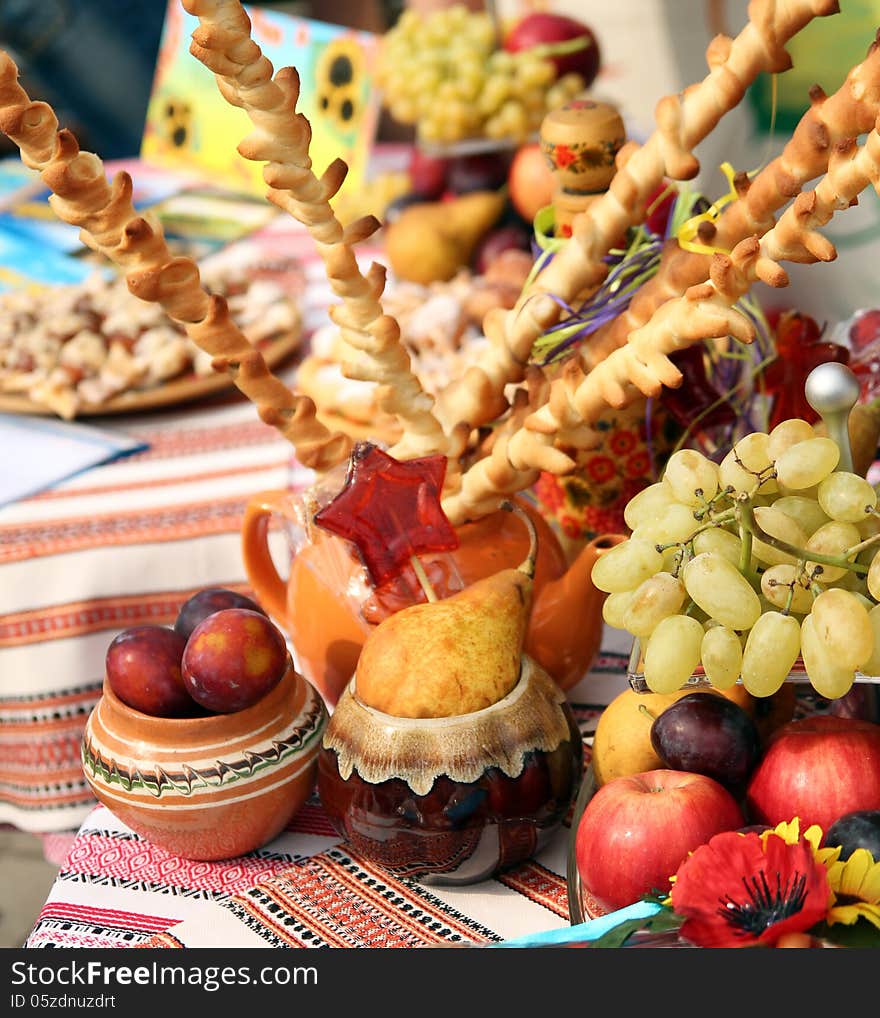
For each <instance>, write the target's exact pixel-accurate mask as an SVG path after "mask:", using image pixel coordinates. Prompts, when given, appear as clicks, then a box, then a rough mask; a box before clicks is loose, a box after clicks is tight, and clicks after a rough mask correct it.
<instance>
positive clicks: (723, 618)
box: [592, 418, 880, 700]
mask: <svg viewBox="0 0 880 1018" xmlns="http://www.w3.org/2000/svg"><path fill="white" fill-rule="evenodd" d="M839 459H840V449H839V447H838V446H837V444H836V443H835V442H834V441H833V440H832V439H830V438H825V437H821V436H819V435H817V434H816V432H815V430H814V428H813V427H812V425H811V424H809V423H808V422H807V421H804V420H800V419H797V418H792V419H790V420H786V421H782V422H781V423H780V424H778V425H777V426H776V427H775V428H773V430H772V431H770V433H769V434H767V433H766V432H753V433H751V434H749V435H746V436H745V437H743V438H741V439H740V440H739V441H738V442H737V443H736V444H735V445H734V446H733V448H732V449H731V450H730V452H729V453H728V454H727V455H726V456H725V457H724V459H723V460H722V461H721V463H720V464H717V463H714V462H713V461H712V460H710V459H708V458H707V457H706V456H704V455H703V454H702V453H701V452H698V451H697V450H694V449H680V450H678V451H677V452H675V453H673V454H672V456H670V458H669V460H668V462H667V464H666V468H665V470H664V473H663V477H662V478H661V480H660V481H659V482H657V483H656V484H652V485H650V486H649V487H647V488H644V489H643V490H642V491H640V492H639V493H638V494H637V495H636V496H635V497H634V498H632V499H631V500H630V501H629V503H628V504H627V506H626V509H625V512H624V519H625V521H626V525H627V527H628V528H629V530H630V531H631V535H630V536H629V537H628V539H627V540H626V541H624V542H622V543H621V544H619V545H616V546H615V547H614V548H612V549H610V550H609V551H608V552H606V553H605V554H603V555H602V556H601V557H600V558H599V559H597V561H596V563H595V565H594V566H593V570H592V579H593V583H594V584H595V586H596V587H597V588H598V589H599V590H601V591H604V592H605V593H606V594H607V595H608V596H607V597H606V599H605V602H604V605H603V617H604V619H605V621H606V622H607V623H608V624H609V625H611V626H614V627H615V628H618V629H624V630H626V631H627V632H629V633H631V634H632V635H633V636H634V637H636V638H637V639H638V641H639V644H640V647H641V650H642V655H643V664H644V679H645V684H646V685H647V686H648V688H649V689H650V690H651V691H653V692H655V693H670V692H673V691H674V690H677V689H679V688H681V687H682V686H683V685H685V683H686V682H687V680H688V679H689V678H690V677H691V675H693V674H694V671H695V670H696V669H697V668H698V667H699V666H700V665H702V669H703V672H704V673H705V676H706V679H707V680H708V681H709V683H711V685H713V686H714V687H716V688H717V689H726V688H728V687H730V686H732V685H733V684H734V683H736V682H737V681H740V680H741V681H742V683H743V685H744V686H745V688H746V689H747V690H748V691H749V693H751V694H752V695H753V696H758V697H766V696H771V695H772V694H773V693H775V692H776V691H777V690H778V689H779V688H780V686H781V685H782V683H783V682H784V681H785V680H786V678H787V677H788V675H789V674H790V673H791V671H792V668H793V666H794V665H795V663H796V662H797V660H798V658H800V659H801V661H802V662H803V667H804V670H805V671H806V674H807V676H808V678H809V680H810V682H811V683H812V685H813V688H814V689H815V690H816V692H817V693H819V695H820V696H823V697H825V698H826V699H829V700H832V699H837V698H838V697H841V696H844V695H845V694H846V693H847V692H848V691H849V689H850V687H851V686H852V684H853V682H854V681H855V678H856V675H857V673H859V674H863V675H877V674H880V511H878V509H877V492H876V491H875V489H874V487H873V486H872V485H871V484H870V483H869V482H868V481H867V480H866V479H865V478H864V477H862V476H860V475H859V474H856V473H852V472H850V471H845V470H837V466H838V462H839Z"/></svg>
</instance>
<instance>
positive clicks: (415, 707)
mask: <svg viewBox="0 0 880 1018" xmlns="http://www.w3.org/2000/svg"><path fill="white" fill-rule="evenodd" d="M511 508H512V507H511ZM514 511H516V512H517V513H518V514H521V516H522V518H523V519H524V520H525V522H526V524H527V525H528V527H529V529H530V533H531V537H532V540H531V547H530V549H529V554H528V557H527V558H526V560H525V561H524V562H523V563H522V564H521V565H520V566H519V567H518V568H516V569H503V570H501V571H500V572H497V573H494V574H492V575H491V576H487V577H484V578H483V579H481V580H477V581H476V582H475V583H472V584H471V585H470V586H469V587H465V589H464V590H461V591H459V592H458V593H456V594H453V595H452V596H450V597H447V598H444V599H443V600H440V601H432V602H429V603H427V604H416V605H411V606H410V607H408V608H403V609H402V610H401V611H399V612H396V613H395V614H394V615H390V616H389V617H388V618H387V619H385V620H384V621H383V622H382V623H380V624H379V625H378V626H377V627H376V629H374V630H373V632H372V633H370V635H369V636H368V637H367V639H366V641H365V643H364V646H363V649H362V650H361V654H360V657H359V659H358V664H357V669H356V674H355V678H356V687H357V695H358V697H359V699H360V700H362V701H363V703H365V704H366V705H367V706H369V707H373V708H374V709H376V710H379V711H383V712H384V713H386V714H391V715H394V716H395V717H404V718H439V717H452V716H454V715H460V714H469V713H471V712H472V711H477V710H481V709H482V708H484V707H488V706H490V705H491V704H493V703H496V702H497V701H498V700H501V699H502V698H503V697H505V696H506V695H507V694H508V693H509V692H510V691H511V690H512V689H513V687H514V686H515V685H516V683H517V681H518V680H519V675H520V661H521V657H522V648H523V642H524V640H525V635H526V629H527V628H528V624H529V615H530V612H531V606H532V586H533V576H534V572H535V558H536V553H537V540H536V537H535V530H534V525H533V524H532V522H531V520H529V519H528V517H527V516H526V514H525V513H524V512H522V510H519V509H516V510H514Z"/></svg>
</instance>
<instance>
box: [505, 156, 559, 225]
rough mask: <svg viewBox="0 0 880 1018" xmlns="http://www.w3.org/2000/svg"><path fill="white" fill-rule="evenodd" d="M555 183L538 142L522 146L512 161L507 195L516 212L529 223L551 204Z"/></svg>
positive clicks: (508, 176)
mask: <svg viewBox="0 0 880 1018" xmlns="http://www.w3.org/2000/svg"><path fill="white" fill-rule="evenodd" d="M555 183H556V180H555V178H554V176H553V170H552V169H551V168H550V163H549V162H548V160H547V157H546V156H545V155H544V153H543V152H542V151H541V146H540V145H539V144H538V143H537V142H530V143H529V144H528V145H521V146H520V147H519V148H518V149H517V150H516V153H515V155H514V157H513V159H512V160H511V163H510V170H509V171H508V174H507V193H508V195H509V196H510V203H511V205H513V207H514V208H515V209H516V211H517V212H518V213H519V214H520V215H521V216H522V217H523V219H525V221H526V222H527V223H531V222H532V221H533V220H534V218H535V216H536V215H537V214H538V212H539V211H540V210H541V209H542V208H544V206H545V205H550V204H552V202H553V188H554V186H555Z"/></svg>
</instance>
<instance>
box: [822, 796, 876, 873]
mask: <svg viewBox="0 0 880 1018" xmlns="http://www.w3.org/2000/svg"><path fill="white" fill-rule="evenodd" d="M822 844H823V845H826V846H827V847H829V848H833V847H834V846H835V845H840V846H841V848H842V849H843V851H842V852H841V853H840V858H841V859H843V860H845V859H849V857H850V856H851V855H852V854H853V852H855V850H856V849H857V848H866V849H867V850H868V851H869V852H870V853H871V855H872V856H873V858H874V862H880V809H858V810H855V811H854V812H852V813H844V814H843V816H842V817H838V818H837V820H835V821H834V823H833V824H832V825H831V826H830V827H829V828H828V830H827V831H826V832H825V840H824V841H823V842H822Z"/></svg>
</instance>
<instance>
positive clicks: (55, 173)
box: [0, 51, 350, 470]
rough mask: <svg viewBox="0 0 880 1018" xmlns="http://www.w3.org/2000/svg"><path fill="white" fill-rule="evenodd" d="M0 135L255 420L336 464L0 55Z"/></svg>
mask: <svg viewBox="0 0 880 1018" xmlns="http://www.w3.org/2000/svg"><path fill="white" fill-rule="evenodd" d="M0 130H2V131H3V133H4V134H6V135H8V136H9V137H10V138H11V139H12V140H13V141H14V142H15V143H16V144H17V145H18V147H19V149H20V150H21V157H22V160H23V162H24V163H25V165H27V166H29V167H31V168H32V169H36V170H39V171H40V176H41V177H42V179H43V181H44V183H45V184H46V185H47V186H48V187H49V189H50V190H51V191H52V192H53V193H52V196H51V197H50V198H49V203H50V205H51V206H52V208H53V210H54V211H55V213H56V214H57V215H58V217H59V218H60V219H62V220H64V221H65V222H67V223H71V224H72V225H74V226H79V227H80V231H81V232H80V236H81V238H82V240H83V242H84V243H86V244H87V245H88V246H89V247H91V248H92V249H94V250H95V251H98V252H99V253H101V254H103V255H105V256H106V257H107V258H109V259H110V260H111V261H112V262H114V263H116V264H117V265H118V266H120V268H122V269H123V271H124V272H125V273H126V282H127V284H128V288H129V290H130V291H131V292H132V293H133V294H134V295H135V296H137V297H140V298H141V299H143V300H149V301H156V302H158V303H159V304H161V305H162V307H163V309H164V310H165V311H166V312H167V314H168V315H169V316H170V317H171V318H173V319H174V320H175V321H177V322H179V323H180V324H181V325H183V326H184V328H185V329H186V332H187V334H188V335H189V336H190V338H191V339H192V340H193V342H194V343H195V344H196V345H197V346H198V347H200V348H201V349H202V350H204V351H206V352H207V353H209V354H211V355H212V356H213V358H214V360H213V362H212V363H213V366H214V367H215V368H216V369H217V370H219V371H227V372H228V373H229V375H230V377H231V379H232V381H233V382H234V383H235V385H236V386H237V387H238V388H239V389H240V390H241V391H242V392H243V393H244V394H245V395H246V396H247V397H248V398H249V399H251V400H252V401H253V402H254V403H255V404H256V406H257V409H258V412H259V414H260V417H261V418H262V419H263V420H264V421H266V423H267V424H271V425H273V426H274V427H276V428H278V430H279V431H280V432H281V433H282V434H283V435H284V437H285V438H287V439H288V440H289V441H290V442H291V443H292V444H293V446H294V449H295V450H296V455H297V457H298V459H300V461H301V462H302V463H304V464H306V465H307V466H309V467H313V468H315V469H317V470H326V469H328V468H329V467H331V466H333V465H334V464H335V463H338V462H340V461H341V460H343V459H345V457H346V456H347V455H348V452H349V448H350V443H349V440H348V439H347V438H346V436H344V435H343V434H341V433H336V434H333V433H331V432H330V431H328V429H327V428H325V427H324V426H323V425H322V424H321V423H319V421H318V420H317V418H316V417H315V406H314V404H313V403H312V401H311V400H310V399H308V398H306V397H296V396H294V395H293V394H292V393H291V392H290V390H289V389H288V388H287V386H285V385H284V384H283V383H282V382H281V381H280V379H278V378H277V377H276V376H275V375H273V374H272V372H271V371H270V370H269V368H268V367H267V365H266V362H265V360H264V359H263V355H262V354H261V353H260V351H259V350H257V349H256V348H255V347H254V346H252V345H251V343H250V342H249V341H248V339H247V337H246V336H245V335H244V333H242V332H241V331H240V329H239V328H238V327H237V326H236V325H235V323H234V322H233V321H232V319H231V318H230V317H229V309H228V306H227V304H226V301H225V300H224V299H223V298H222V297H219V296H216V295H214V296H212V295H211V294H209V293H208V292H207V291H206V290H204V289H203V288H202V287H201V285H200V282H199V269H198V266H197V265H196V264H195V262H193V261H192V260H191V259H190V258H181V257H177V258H173V257H172V256H171V252H170V251H169V250H168V246H167V244H166V243H165V238H164V236H163V233H162V227H161V225H160V223H159V221H158V220H157V219H156V218H155V217H153V216H151V215H149V214H148V215H145V216H140V215H139V214H138V213H137V212H136V211H135V209H134V207H133V206H132V204H131V194H132V182H131V177H130V176H129V175H128V174H127V173H124V172H123V173H119V174H117V176H116V177H115V178H114V179H113V182H112V184H109V183H108V182H107V177H106V175H105V173H104V166H103V163H102V162H101V160H100V159H99V158H98V157H97V156H95V155H93V154H92V153H90V152H81V151H80V149H79V145H78V144H77V141H76V138H75V137H74V136H73V135H72V134H71V133H70V132H69V131H66V130H59V129H58V119H57V117H56V116H55V113H54V112H53V110H52V108H51V107H50V106H49V105H48V104H46V103H42V102H31V100H30V98H29V96H28V95H27V93H26V92H25V91H24V89H23V88H22V87H21V86H20V85H19V83H18V68H17V67H16V65H15V63H14V62H13V60H12V59H11V58H10V57H9V55H8V54H6V53H4V52H2V51H0Z"/></svg>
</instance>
